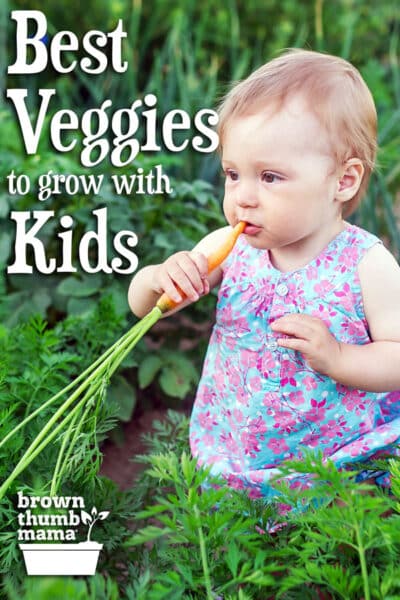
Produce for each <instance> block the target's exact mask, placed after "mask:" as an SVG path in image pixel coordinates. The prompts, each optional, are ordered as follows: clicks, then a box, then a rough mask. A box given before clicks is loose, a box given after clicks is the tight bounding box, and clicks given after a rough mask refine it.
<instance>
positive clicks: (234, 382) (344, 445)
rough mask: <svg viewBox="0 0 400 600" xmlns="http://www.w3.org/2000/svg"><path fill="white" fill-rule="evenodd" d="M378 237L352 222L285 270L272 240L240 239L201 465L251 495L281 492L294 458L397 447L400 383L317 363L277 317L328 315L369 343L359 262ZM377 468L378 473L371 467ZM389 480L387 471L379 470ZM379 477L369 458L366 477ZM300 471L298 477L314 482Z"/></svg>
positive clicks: (230, 263) (212, 377)
mask: <svg viewBox="0 0 400 600" xmlns="http://www.w3.org/2000/svg"><path fill="white" fill-rule="evenodd" d="M376 243H379V240H378V238H376V237H375V236H373V235H372V234H370V233H368V232H366V231H364V230H362V229H360V228H358V227H356V226H354V225H350V224H346V226H345V228H344V229H343V231H341V232H340V233H339V234H338V235H337V236H336V237H335V238H334V239H333V240H332V241H331V242H330V243H329V244H328V246H327V247H326V248H325V249H324V250H323V251H322V252H321V254H320V255H319V256H318V257H317V258H315V259H314V260H313V261H312V262H310V263H309V264H308V265H306V266H305V267H303V268H300V269H298V270H296V271H293V272H286V273H283V272H281V271H279V270H277V269H276V268H275V267H274V266H273V265H272V263H271V261H270V258H269V252H268V250H259V249H256V248H253V247H252V246H250V245H249V244H247V242H246V239H245V237H244V236H240V237H239V240H238V242H237V244H236V246H235V248H234V250H233V251H232V253H231V255H230V256H229V258H228V260H227V261H226V265H225V268H224V273H223V280H222V284H221V287H220V290H219V297H218V305H217V314H216V323H215V326H214V329H213V332H212V335H211V339H210V343H209V347H208V351H207V354H206V358H205V362H204V367H203V373H202V377H201V381H200V384H199V388H198V392H197V395H196V399H195V403H194V407H193V411H192V416H191V423H190V445H191V451H192V454H193V455H194V456H196V457H197V458H198V462H199V464H200V465H208V466H211V467H212V469H211V472H212V473H214V474H216V475H222V476H223V477H224V478H225V479H226V481H227V483H228V485H229V486H231V487H233V488H236V489H245V490H247V491H248V493H249V495H250V497H253V498H257V497H264V498H273V497H276V491H275V490H274V489H273V487H272V485H271V477H272V476H275V475H277V474H278V472H279V465H280V464H281V463H282V461H285V460H286V459H297V458H301V455H302V454H303V452H304V451H305V450H307V449H308V450H311V451H312V450H321V451H322V453H323V456H324V457H325V458H329V459H331V460H332V461H334V463H335V464H336V465H337V466H338V468H344V467H347V468H348V465H351V463H352V462H354V461H357V462H359V461H366V466H367V465H368V460H369V459H371V458H376V457H378V456H379V454H382V452H385V453H388V452H389V453H392V454H396V453H397V451H396V442H398V441H399V437H400V391H396V392H391V393H372V392H365V391H362V390H358V389H354V388H349V387H346V386H344V385H341V384H340V383H337V382H336V381H333V380H332V379H331V378H329V377H327V376H325V375H322V374H320V373H318V372H316V371H314V370H313V369H311V368H310V367H309V366H308V365H307V364H306V362H305V361H304V360H303V358H302V356H301V354H300V353H298V352H296V351H294V350H288V349H285V348H281V347H279V346H278V345H277V341H276V340H277V337H279V334H277V333H275V332H273V331H272V330H271V328H270V325H271V323H272V322H273V321H274V320H275V319H277V318H279V317H281V316H283V315H285V314H287V313H296V312H297V313H305V314H308V315H312V316H316V317H319V318H320V319H322V320H323V321H324V322H325V323H326V325H327V326H328V328H329V330H330V331H331V333H332V334H333V335H334V336H335V337H336V338H337V339H338V340H340V341H341V342H344V343H347V344H369V343H370V342H371V338H370V336H369V331H368V324H367V321H366V317H365V314H364V308H363V299H362V294H361V288H360V281H359V277H358V263H359V262H360V260H361V259H362V258H363V256H364V255H365V253H366V252H367V251H368V250H369V249H370V248H371V247H372V246H373V245H374V244H376ZM372 476H374V475H373V474H372ZM375 476H376V477H377V478H379V482H380V483H381V484H382V485H390V481H389V479H388V476H387V474H386V473H379V472H377V473H375ZM364 477H365V478H366V477H371V472H370V471H369V470H368V469H367V468H366V470H365V471H364V472H361V473H360V479H363V478H364ZM306 480H307V476H305V475H295V474H294V475H293V476H291V479H290V481H289V484H290V485H291V486H293V487H296V486H299V485H307V481H306Z"/></svg>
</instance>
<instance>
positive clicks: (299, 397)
mask: <svg viewBox="0 0 400 600" xmlns="http://www.w3.org/2000/svg"><path fill="white" fill-rule="evenodd" d="M289 401H290V403H291V404H293V405H294V406H301V405H302V404H304V403H305V401H306V400H305V398H304V394H303V392H302V391H301V390H299V391H298V392H290V394H289Z"/></svg>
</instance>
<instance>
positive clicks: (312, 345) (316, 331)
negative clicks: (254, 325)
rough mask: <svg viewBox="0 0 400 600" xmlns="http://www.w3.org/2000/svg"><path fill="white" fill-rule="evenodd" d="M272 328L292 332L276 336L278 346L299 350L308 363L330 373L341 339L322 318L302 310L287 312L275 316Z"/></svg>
mask: <svg viewBox="0 0 400 600" xmlns="http://www.w3.org/2000/svg"><path fill="white" fill-rule="evenodd" d="M271 328H272V329H273V331H277V332H280V333H284V334H286V335H290V336H293V337H289V338H280V339H278V344H279V346H282V347H283V348H290V349H292V350H298V351H299V352H300V353H301V354H302V355H303V357H304V359H305V361H306V362H307V364H308V365H309V366H310V367H311V368H312V369H314V370H315V371H318V372H319V373H322V374H323V375H328V376H329V375H330V373H331V372H333V370H334V367H335V365H336V364H337V361H338V360H339V359H340V356H341V343H340V342H338V341H337V339H336V338H335V337H334V336H333V335H332V334H331V333H330V331H329V329H328V328H327V326H326V325H325V323H324V322H323V321H322V320H321V319H319V318H317V317H311V316H310V315H305V314H298V313H295V314H289V315H285V316H284V317H281V318H280V319H276V321H274V322H273V323H272V325H271Z"/></svg>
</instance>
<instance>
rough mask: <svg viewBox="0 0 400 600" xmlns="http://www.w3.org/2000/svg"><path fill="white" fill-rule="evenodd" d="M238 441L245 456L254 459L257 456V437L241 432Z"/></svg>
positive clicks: (250, 433)
mask: <svg viewBox="0 0 400 600" xmlns="http://www.w3.org/2000/svg"><path fill="white" fill-rule="evenodd" d="M240 441H241V443H242V446H243V451H244V453H245V454H246V456H251V457H252V458H255V457H256V456H257V452H260V445H259V441H258V439H257V437H256V436H255V435H253V433H252V432H249V431H243V432H242V434H241V436H240Z"/></svg>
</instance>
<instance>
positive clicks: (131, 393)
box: [107, 375, 136, 421]
mask: <svg viewBox="0 0 400 600" xmlns="http://www.w3.org/2000/svg"><path fill="white" fill-rule="evenodd" d="M109 401H111V402H113V403H114V404H116V405H117V406H118V415H117V416H118V418H119V419H120V420H121V421H130V420H131V418H132V414H133V409H134V408H135V405H136V392H135V388H134V387H133V386H132V385H131V384H130V383H128V382H127V380H126V379H125V378H124V377H122V376H121V375H114V377H113V378H112V381H111V384H110V386H109V388H108V390H107V402H109Z"/></svg>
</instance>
